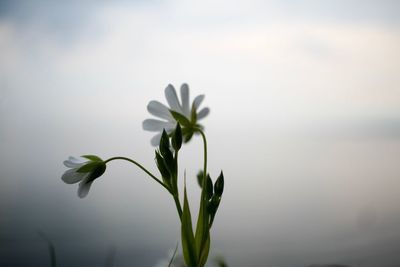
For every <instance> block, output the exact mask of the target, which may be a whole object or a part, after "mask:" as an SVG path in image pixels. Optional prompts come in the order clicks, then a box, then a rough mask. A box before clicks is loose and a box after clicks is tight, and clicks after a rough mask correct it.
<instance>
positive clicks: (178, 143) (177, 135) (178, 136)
mask: <svg viewBox="0 0 400 267" xmlns="http://www.w3.org/2000/svg"><path fill="white" fill-rule="evenodd" d="M171 143H172V147H173V148H174V149H175V151H178V150H179V149H181V147H182V128H181V125H180V124H179V122H178V123H177V125H176V128H175V131H174V133H173V135H172V139H171Z"/></svg>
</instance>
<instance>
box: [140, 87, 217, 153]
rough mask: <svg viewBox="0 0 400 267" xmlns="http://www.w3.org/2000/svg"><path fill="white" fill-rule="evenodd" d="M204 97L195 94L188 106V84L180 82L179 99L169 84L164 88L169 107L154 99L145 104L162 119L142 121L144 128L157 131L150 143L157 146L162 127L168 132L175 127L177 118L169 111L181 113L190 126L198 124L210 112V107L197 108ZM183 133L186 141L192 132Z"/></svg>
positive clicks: (151, 112) (150, 111)
mask: <svg viewBox="0 0 400 267" xmlns="http://www.w3.org/2000/svg"><path fill="white" fill-rule="evenodd" d="M204 97H205V96H204V95H198V96H196V97H195V98H194V100H193V102H192V105H191V106H190V99H189V86H188V85H187V84H186V83H184V84H182V86H181V90H180V98H181V101H179V99H178V95H177V94H176V90H175V88H174V87H173V86H172V85H171V84H169V85H168V86H167V88H165V98H166V99H167V102H168V106H169V107H167V106H165V105H164V104H162V103H160V102H158V101H156V100H153V101H150V102H149V104H148V105H147V110H148V111H149V113H150V114H152V115H154V116H156V117H158V118H160V119H162V120H158V119H146V120H144V121H143V129H144V130H146V131H150V132H158V133H157V134H156V135H155V136H154V137H153V138H152V139H151V144H152V145H153V146H157V145H158V144H159V142H160V138H161V134H162V131H163V129H165V131H167V133H168V134H170V133H172V132H173V130H174V129H175V127H176V124H177V120H176V119H175V118H174V116H173V115H172V114H171V111H174V112H177V113H179V114H181V115H183V116H184V117H185V118H186V119H187V120H188V121H189V122H190V124H191V126H193V127H195V126H199V125H198V124H197V121H198V120H201V119H203V118H204V117H206V116H207V115H208V114H209V113H210V109H209V108H207V107H206V108H203V109H201V110H199V107H200V104H201V103H202V102H203V100H204ZM193 115H194V116H193ZM183 127H185V125H183ZM189 128H190V127H189ZM185 134H186V139H185V141H186V142H187V141H189V140H190V138H191V136H192V135H193V132H190V131H189V132H188V131H186V132H185Z"/></svg>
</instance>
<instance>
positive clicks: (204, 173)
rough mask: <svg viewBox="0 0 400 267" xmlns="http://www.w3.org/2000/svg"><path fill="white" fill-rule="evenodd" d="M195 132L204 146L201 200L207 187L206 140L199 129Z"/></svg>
mask: <svg viewBox="0 0 400 267" xmlns="http://www.w3.org/2000/svg"><path fill="white" fill-rule="evenodd" d="M196 130H197V131H198V132H199V133H200V134H201V137H202V138H203V145H204V168H203V184H202V191H201V198H202V199H203V197H204V192H205V188H206V185H207V138H206V135H205V134H204V132H203V131H202V130H201V129H199V128H197V129H196Z"/></svg>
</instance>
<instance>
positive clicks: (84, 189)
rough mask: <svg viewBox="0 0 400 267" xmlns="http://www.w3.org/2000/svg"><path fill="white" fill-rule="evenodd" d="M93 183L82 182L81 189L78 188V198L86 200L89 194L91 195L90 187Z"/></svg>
mask: <svg viewBox="0 0 400 267" xmlns="http://www.w3.org/2000/svg"><path fill="white" fill-rule="evenodd" d="M92 183H93V181H90V182H86V181H82V182H81V183H80V184H79V188H78V196H79V197H80V198H84V197H86V196H87V194H88V193H89V190H90V186H91V185H92Z"/></svg>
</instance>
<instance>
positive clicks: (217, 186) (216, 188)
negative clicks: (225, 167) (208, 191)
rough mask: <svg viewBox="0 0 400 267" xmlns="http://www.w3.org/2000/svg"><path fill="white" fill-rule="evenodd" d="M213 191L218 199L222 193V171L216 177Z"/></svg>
mask: <svg viewBox="0 0 400 267" xmlns="http://www.w3.org/2000/svg"><path fill="white" fill-rule="evenodd" d="M214 191H215V194H216V195H217V196H218V197H221V196H222V193H223V192H224V174H223V172H222V171H221V174H220V175H219V176H218V179H217V181H215V184H214Z"/></svg>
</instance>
